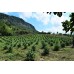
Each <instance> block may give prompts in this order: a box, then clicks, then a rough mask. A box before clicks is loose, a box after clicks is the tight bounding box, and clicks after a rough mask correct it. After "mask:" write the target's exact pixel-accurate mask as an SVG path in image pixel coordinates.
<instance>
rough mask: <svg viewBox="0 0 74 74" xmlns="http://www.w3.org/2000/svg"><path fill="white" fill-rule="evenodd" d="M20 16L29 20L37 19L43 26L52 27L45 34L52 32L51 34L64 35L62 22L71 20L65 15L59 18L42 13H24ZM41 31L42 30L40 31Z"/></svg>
mask: <svg viewBox="0 0 74 74" xmlns="http://www.w3.org/2000/svg"><path fill="white" fill-rule="evenodd" d="M19 16H20V17H21V18H23V19H25V20H26V19H28V18H35V19H36V20H37V21H38V22H42V24H41V25H45V26H47V25H51V27H47V28H46V29H44V31H45V32H48V31H51V32H54V33H56V32H60V33H64V31H63V30H62V29H63V27H62V24H61V22H63V21H65V20H69V17H68V16H65V15H63V16H62V17H58V16H57V15H53V14H51V15H48V14H46V13H43V12H42V13H41V12H23V13H20V14H19ZM40 31H41V30H40Z"/></svg>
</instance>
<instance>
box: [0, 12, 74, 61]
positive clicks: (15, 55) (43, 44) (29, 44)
mask: <svg viewBox="0 0 74 74" xmlns="http://www.w3.org/2000/svg"><path fill="white" fill-rule="evenodd" d="M51 13H52V12H47V14H51ZM53 13H54V14H55V15H57V16H59V17H61V16H62V14H63V13H62V12H53ZM70 17H71V19H70V21H68V20H66V21H64V22H62V25H63V28H64V29H63V30H65V31H66V32H68V31H70V32H71V34H72V35H68V34H61V33H58V32H57V34H51V32H48V33H46V32H43V31H42V32H38V31H36V29H35V28H34V26H32V25H31V24H29V23H27V22H25V21H24V20H23V19H21V18H18V17H15V16H9V15H6V14H3V13H0V60H5V61H8V60H16V61H17V60H21V61H39V60H40V61H44V60H55V61H56V60H74V48H72V45H73V47H74V36H73V32H74V25H73V24H74V13H72V14H71V15H70Z"/></svg>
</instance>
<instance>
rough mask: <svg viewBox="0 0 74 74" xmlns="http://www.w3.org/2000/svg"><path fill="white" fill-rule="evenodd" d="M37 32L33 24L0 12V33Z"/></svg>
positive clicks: (20, 33)
mask: <svg viewBox="0 0 74 74" xmlns="http://www.w3.org/2000/svg"><path fill="white" fill-rule="evenodd" d="M28 33H37V31H36V29H35V28H34V26H33V25H32V24H30V23H28V22H26V21H24V20H23V19H21V18H19V17H15V16H10V15H7V14H4V13H0V35H22V34H28Z"/></svg>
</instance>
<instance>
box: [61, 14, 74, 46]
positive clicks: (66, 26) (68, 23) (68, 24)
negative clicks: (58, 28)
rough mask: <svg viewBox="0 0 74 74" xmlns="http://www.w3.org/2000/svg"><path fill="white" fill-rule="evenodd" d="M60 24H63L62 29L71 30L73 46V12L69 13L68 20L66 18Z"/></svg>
mask: <svg viewBox="0 0 74 74" xmlns="http://www.w3.org/2000/svg"><path fill="white" fill-rule="evenodd" d="M62 26H63V28H64V29H63V30H65V31H66V33H67V32H69V31H70V32H71V34H72V36H73V47H74V13H71V15H70V21H68V20H66V21H64V22H62Z"/></svg>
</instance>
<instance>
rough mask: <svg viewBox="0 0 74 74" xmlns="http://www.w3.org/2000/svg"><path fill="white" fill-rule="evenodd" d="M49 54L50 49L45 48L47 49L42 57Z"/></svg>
mask: <svg viewBox="0 0 74 74" xmlns="http://www.w3.org/2000/svg"><path fill="white" fill-rule="evenodd" d="M48 54H49V49H48V48H45V49H44V50H43V53H42V55H43V56H46V55H48Z"/></svg>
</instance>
